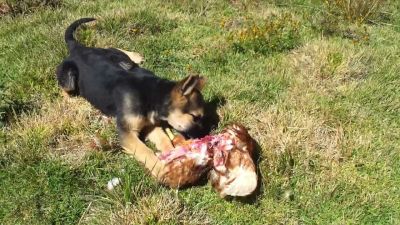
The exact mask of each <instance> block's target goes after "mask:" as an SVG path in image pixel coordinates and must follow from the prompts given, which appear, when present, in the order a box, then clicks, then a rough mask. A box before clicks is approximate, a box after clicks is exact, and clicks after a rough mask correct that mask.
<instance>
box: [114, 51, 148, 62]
mask: <svg viewBox="0 0 400 225" xmlns="http://www.w3.org/2000/svg"><path fill="white" fill-rule="evenodd" d="M117 50H119V51H121V52H123V53H124V54H125V55H127V56H128V57H129V58H130V59H131V60H132V61H133V62H134V63H136V64H141V63H143V62H144V59H143V56H142V55H140V54H139V53H137V52H129V51H126V50H123V49H119V48H117Z"/></svg>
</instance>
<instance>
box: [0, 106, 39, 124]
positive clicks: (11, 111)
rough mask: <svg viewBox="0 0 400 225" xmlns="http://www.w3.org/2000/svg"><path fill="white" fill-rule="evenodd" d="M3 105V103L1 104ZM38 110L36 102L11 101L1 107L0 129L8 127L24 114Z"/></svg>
mask: <svg viewBox="0 0 400 225" xmlns="http://www.w3.org/2000/svg"><path fill="white" fill-rule="evenodd" d="M0 103H1V102H0ZM36 108H37V105H36V104H35V103H34V102H23V101H19V100H16V101H9V102H5V103H4V104H3V105H0V127H2V126H7V125H9V124H11V123H12V122H14V121H15V119H16V118H17V117H18V116H19V115H21V114H22V113H24V112H30V111H33V110H34V109H36Z"/></svg>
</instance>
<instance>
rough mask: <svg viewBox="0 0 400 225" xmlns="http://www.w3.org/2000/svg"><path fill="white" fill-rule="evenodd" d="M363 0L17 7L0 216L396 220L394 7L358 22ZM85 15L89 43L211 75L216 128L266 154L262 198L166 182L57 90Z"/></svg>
mask: <svg viewBox="0 0 400 225" xmlns="http://www.w3.org/2000/svg"><path fill="white" fill-rule="evenodd" d="M358 1H359V2H361V3H360V4H364V5H363V8H362V9H360V10H363V12H359V13H360V14H357V13H358V12H356V10H357V7H354V8H351V9H346V8H343V7H342V6H343V5H339V4H342V3H343V2H342V1H326V2H325V1H324V2H322V1H307V0H293V1H285V3H282V2H281V1H222V0H221V1H188V0H167V1H134V2H132V1H128V0H121V1H104V0H95V1H77V0H64V1H48V4H47V5H37V2H40V1H36V0H35V1H32V2H33V3H32V4H33V5H29V4H28V3H29V1H23V2H20V3H21V5H19V6H18V8H16V10H17V11H15V12H10V13H9V14H3V15H0V16H1V17H0V65H2V66H1V67H0V205H1V207H0V223H1V224H110V223H111V224H399V223H400V211H399V208H400V197H399V196H400V189H399V187H400V169H399V168H400V153H399V149H400V142H399V140H400V117H399V115H400V88H399V87H400V78H399V76H398V75H399V74H400V69H399V66H398V65H400V58H399V57H398V56H399V54H400V45H399V43H398V40H399V39H400V33H399V32H400V17H399V15H400V5H399V4H398V3H395V1H392V2H390V1H387V2H385V1H384V2H383V4H382V6H381V7H376V8H374V9H373V12H372V13H371V14H368V15H366V14H365V13H364V12H365V11H366V10H367V9H366V8H365V2H368V1H364V0H358ZM3 2H4V1H3ZM9 2H10V1H9ZM51 2H57V4H55V5H52V3H51ZM371 2H378V1H374V0H371ZM379 2H380V1H379ZM0 3H2V1H0ZM17 3H18V2H17V1H13V4H17ZM0 5H1V4H0ZM367 5H368V4H367ZM353 14H354V15H353ZM352 15H353V16H352ZM88 16H94V17H96V18H98V21H97V22H96V24H95V25H89V26H86V27H85V28H82V29H80V30H79V34H78V35H77V36H78V38H79V39H80V40H81V41H82V42H83V43H85V44H87V45H90V46H98V47H110V46H112V47H117V48H122V49H127V50H132V51H137V52H139V53H141V54H143V55H144V57H145V63H144V67H146V68H149V69H151V70H153V71H154V72H156V73H157V74H158V75H159V76H162V77H165V78H170V79H180V78H182V77H184V76H186V75H187V74H188V73H191V72H197V73H200V74H202V75H204V76H206V77H207V80H208V83H207V87H206V89H205V90H204V95H205V98H206V100H209V101H211V100H212V99H223V100H224V102H225V103H224V104H220V106H219V108H218V109H217V112H218V114H219V116H220V117H221V118H220V119H221V120H220V124H219V125H218V128H217V129H216V130H217V131H218V130H220V129H221V128H222V127H223V126H224V125H226V124H228V123H229V122H233V121H238V122H241V123H243V124H245V125H246V126H247V127H248V128H250V133H251V135H252V136H253V137H254V138H255V140H256V141H257V143H258V145H259V146H260V155H261V156H260V159H259V161H258V162H257V164H258V167H259V171H260V176H261V187H260V190H259V192H258V193H257V194H256V195H255V196H252V197H251V198H248V199H227V200H225V199H221V198H220V197H218V195H217V194H216V193H215V192H214V191H213V190H212V189H211V187H210V186H209V185H204V186H197V187H193V188H188V189H184V190H179V191H175V190H169V189H167V188H164V187H160V186H159V185H158V184H157V183H156V182H155V181H154V180H153V179H152V178H151V177H150V176H149V175H148V173H147V172H146V171H145V170H144V169H143V168H142V167H141V166H140V165H139V164H138V163H137V162H135V160H134V159H133V158H131V157H129V156H127V155H125V154H122V153H120V147H119V146H118V140H117V137H116V132H115V124H114V123H113V122H111V123H108V122H107V121H105V120H104V119H102V118H101V115H100V114H99V112H98V111H96V110H95V109H93V108H92V107H91V106H90V105H89V104H88V103H86V102H85V101H84V100H82V99H79V98H73V99H65V98H63V97H62V96H61V94H60V90H59V88H58V87H57V83H56V80H55V75H54V71H55V67H56V66H57V64H58V63H60V62H61V60H62V59H63V57H65V56H66V54H67V51H66V47H65V44H64V42H63V35H64V30H65V28H66V27H67V25H68V24H69V23H71V22H72V21H73V20H75V19H77V18H80V17H88ZM346 18H349V19H346ZM252 29H254V30H252ZM94 140H101V141H102V143H103V146H102V148H100V149H99V148H98V147H96V146H94V145H93V142H94ZM113 177H120V178H121V179H122V184H121V185H120V186H118V187H117V188H116V189H114V190H113V191H107V189H106V185H107V182H108V180H110V179H112V178H113Z"/></svg>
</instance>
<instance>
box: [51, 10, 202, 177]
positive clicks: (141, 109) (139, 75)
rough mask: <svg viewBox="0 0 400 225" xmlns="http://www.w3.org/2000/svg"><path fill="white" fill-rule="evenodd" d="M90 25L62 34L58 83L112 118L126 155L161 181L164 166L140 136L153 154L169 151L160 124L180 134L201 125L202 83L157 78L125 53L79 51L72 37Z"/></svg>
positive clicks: (84, 20)
mask: <svg viewBox="0 0 400 225" xmlns="http://www.w3.org/2000/svg"><path fill="white" fill-rule="evenodd" d="M93 20H95V19H94V18H82V19H79V20H77V21H75V22H74V23H72V24H71V25H70V26H69V27H68V28H67V29H66V31H65V42H66V44H67V46H68V50H69V56H68V57H67V58H66V59H64V61H63V62H62V63H61V64H60V65H59V66H58V67H57V71H56V75H57V80H58V84H59V85H60V87H61V88H62V89H63V90H64V91H65V92H66V93H68V94H69V95H72V96H82V97H83V98H85V99H86V100H87V101H89V102H90V103H91V104H92V105H93V106H94V107H95V108H97V109H99V110H100V111H101V112H102V113H104V114H105V115H107V116H113V117H115V118H116V123H117V128H118V132H119V138H120V144H121V146H122V147H123V149H124V150H125V152H126V153H128V154H132V155H134V157H135V158H136V159H137V160H138V161H139V162H141V163H143V164H144V165H145V167H146V168H147V169H149V170H150V171H151V173H152V174H153V175H154V176H155V177H157V178H160V177H162V175H163V173H164V172H165V171H163V169H164V167H163V165H162V163H161V162H160V161H159V159H158V158H157V157H156V155H155V154H154V152H153V151H152V150H151V149H149V148H148V147H146V145H145V144H144V143H143V142H142V141H141V140H140V138H139V135H140V134H143V132H145V135H146V136H147V138H148V139H149V140H150V141H152V142H153V143H154V144H155V146H156V148H157V149H158V150H161V151H165V150H169V149H171V148H172V147H173V146H172V144H171V141H170V140H169V138H168V136H167V135H166V134H165V132H164V130H163V129H162V127H161V124H163V123H165V122H166V123H167V124H169V125H170V126H172V127H173V128H174V129H176V130H177V131H179V132H184V133H185V132H189V131H190V130H193V129H197V128H198V127H199V126H201V122H200V121H201V119H202V117H203V115H204V100H203V97H202V94H201V93H200V91H201V90H202V88H203V86H204V83H205V79H204V78H203V77H201V76H193V75H191V76H188V77H186V78H184V79H183V80H181V81H178V82H176V81H170V80H166V79H162V78H160V77H157V76H155V75H154V74H153V73H152V72H150V71H149V70H146V69H144V68H141V67H139V66H138V64H136V63H135V62H134V61H133V60H134V59H133V58H134V57H129V55H132V54H130V53H129V52H127V51H122V50H118V49H113V48H109V49H102V48H89V47H85V46H83V45H82V44H80V43H78V42H77V41H76V40H75V38H74V32H75V30H76V29H77V28H78V27H79V25H81V24H83V23H87V22H90V21H93ZM132 59H133V60H132Z"/></svg>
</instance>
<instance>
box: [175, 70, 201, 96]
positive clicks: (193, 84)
mask: <svg viewBox="0 0 400 225" xmlns="http://www.w3.org/2000/svg"><path fill="white" fill-rule="evenodd" d="M205 82H206V80H205V78H204V77H202V76H199V75H190V76H187V77H186V78H184V79H183V80H181V81H180V82H179V83H178V85H179V88H180V91H181V94H182V95H183V96H186V95H190V94H191V93H192V92H193V91H194V90H199V91H201V90H202V89H203V87H204V85H205Z"/></svg>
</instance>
